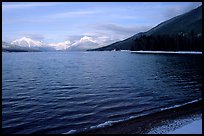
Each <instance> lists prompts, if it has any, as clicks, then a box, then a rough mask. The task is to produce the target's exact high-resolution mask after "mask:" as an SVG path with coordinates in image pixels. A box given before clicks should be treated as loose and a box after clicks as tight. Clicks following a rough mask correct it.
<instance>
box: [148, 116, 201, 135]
mask: <svg viewBox="0 0 204 136" xmlns="http://www.w3.org/2000/svg"><path fill="white" fill-rule="evenodd" d="M147 134H202V114H197V115H196V114H195V115H192V116H190V117H187V118H181V119H176V120H172V121H171V120H170V121H167V122H166V123H165V124H163V125H161V126H157V127H154V128H152V129H151V130H150V131H149V132H147Z"/></svg>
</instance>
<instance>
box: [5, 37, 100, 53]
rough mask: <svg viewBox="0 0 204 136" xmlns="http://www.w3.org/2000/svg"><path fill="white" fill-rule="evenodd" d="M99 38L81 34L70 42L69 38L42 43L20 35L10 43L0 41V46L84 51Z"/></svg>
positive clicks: (96, 42)
mask: <svg viewBox="0 0 204 136" xmlns="http://www.w3.org/2000/svg"><path fill="white" fill-rule="evenodd" d="M100 41H101V40H97V39H96V38H95V39H94V38H93V37H89V36H83V37H81V38H80V39H78V40H76V41H74V42H70V41H69V40H67V41H64V42H59V43H47V44H45V43H43V42H41V41H36V40H33V39H31V38H28V37H22V38H20V39H17V40H14V41H13V42H11V43H4V42H2V47H3V48H5V49H6V50H10V49H12V50H13V49H15V50H20V49H21V50H22V49H23V50H29V51H30V50H38V51H85V50H87V49H94V48H96V47H98V46H99V45H100Z"/></svg>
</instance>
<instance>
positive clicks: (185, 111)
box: [81, 100, 202, 134]
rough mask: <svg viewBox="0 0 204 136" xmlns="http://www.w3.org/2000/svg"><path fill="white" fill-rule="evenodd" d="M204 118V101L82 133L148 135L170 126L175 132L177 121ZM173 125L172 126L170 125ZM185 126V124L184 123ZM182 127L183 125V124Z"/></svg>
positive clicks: (168, 128)
mask: <svg viewBox="0 0 204 136" xmlns="http://www.w3.org/2000/svg"><path fill="white" fill-rule="evenodd" d="M199 116H202V100H199V101H197V102H194V103H189V104H186V105H183V106H181V107H175V108H170V109H167V110H163V111H160V112H156V113H153V114H149V115H144V116H141V117H138V118H134V119H131V120H128V121H124V122H119V123H115V124H113V125H112V126H107V127H104V128H96V129H93V130H89V131H85V132H81V133H82V134H147V133H149V132H150V134H151V131H152V130H153V129H154V128H158V127H161V126H168V127H167V128H166V130H171V131H173V130H175V128H178V126H176V125H175V126H174V125H173V126H172V122H174V121H176V120H182V119H183V120H185V119H191V120H193V119H194V118H195V117H199ZM168 124H171V125H168ZM184 124H185V123H184ZM181 125H182V124H181Z"/></svg>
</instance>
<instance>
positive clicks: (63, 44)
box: [48, 41, 71, 50]
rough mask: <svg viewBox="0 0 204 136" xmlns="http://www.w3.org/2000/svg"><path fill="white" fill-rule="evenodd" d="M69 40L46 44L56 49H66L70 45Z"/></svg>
mask: <svg viewBox="0 0 204 136" xmlns="http://www.w3.org/2000/svg"><path fill="white" fill-rule="evenodd" d="M70 44H71V42H70V41H65V42H60V43H50V44H48V46H51V47H53V48H55V49H56V50H66V49H67V48H69V47H70Z"/></svg>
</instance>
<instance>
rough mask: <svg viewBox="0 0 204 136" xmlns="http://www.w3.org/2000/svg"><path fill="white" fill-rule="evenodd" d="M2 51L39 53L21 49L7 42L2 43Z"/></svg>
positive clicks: (29, 49)
mask: <svg viewBox="0 0 204 136" xmlns="http://www.w3.org/2000/svg"><path fill="white" fill-rule="evenodd" d="M2 51H3V52H39V51H40V50H38V49H32V48H28V47H23V46H19V45H15V44H10V43H7V42H2Z"/></svg>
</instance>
